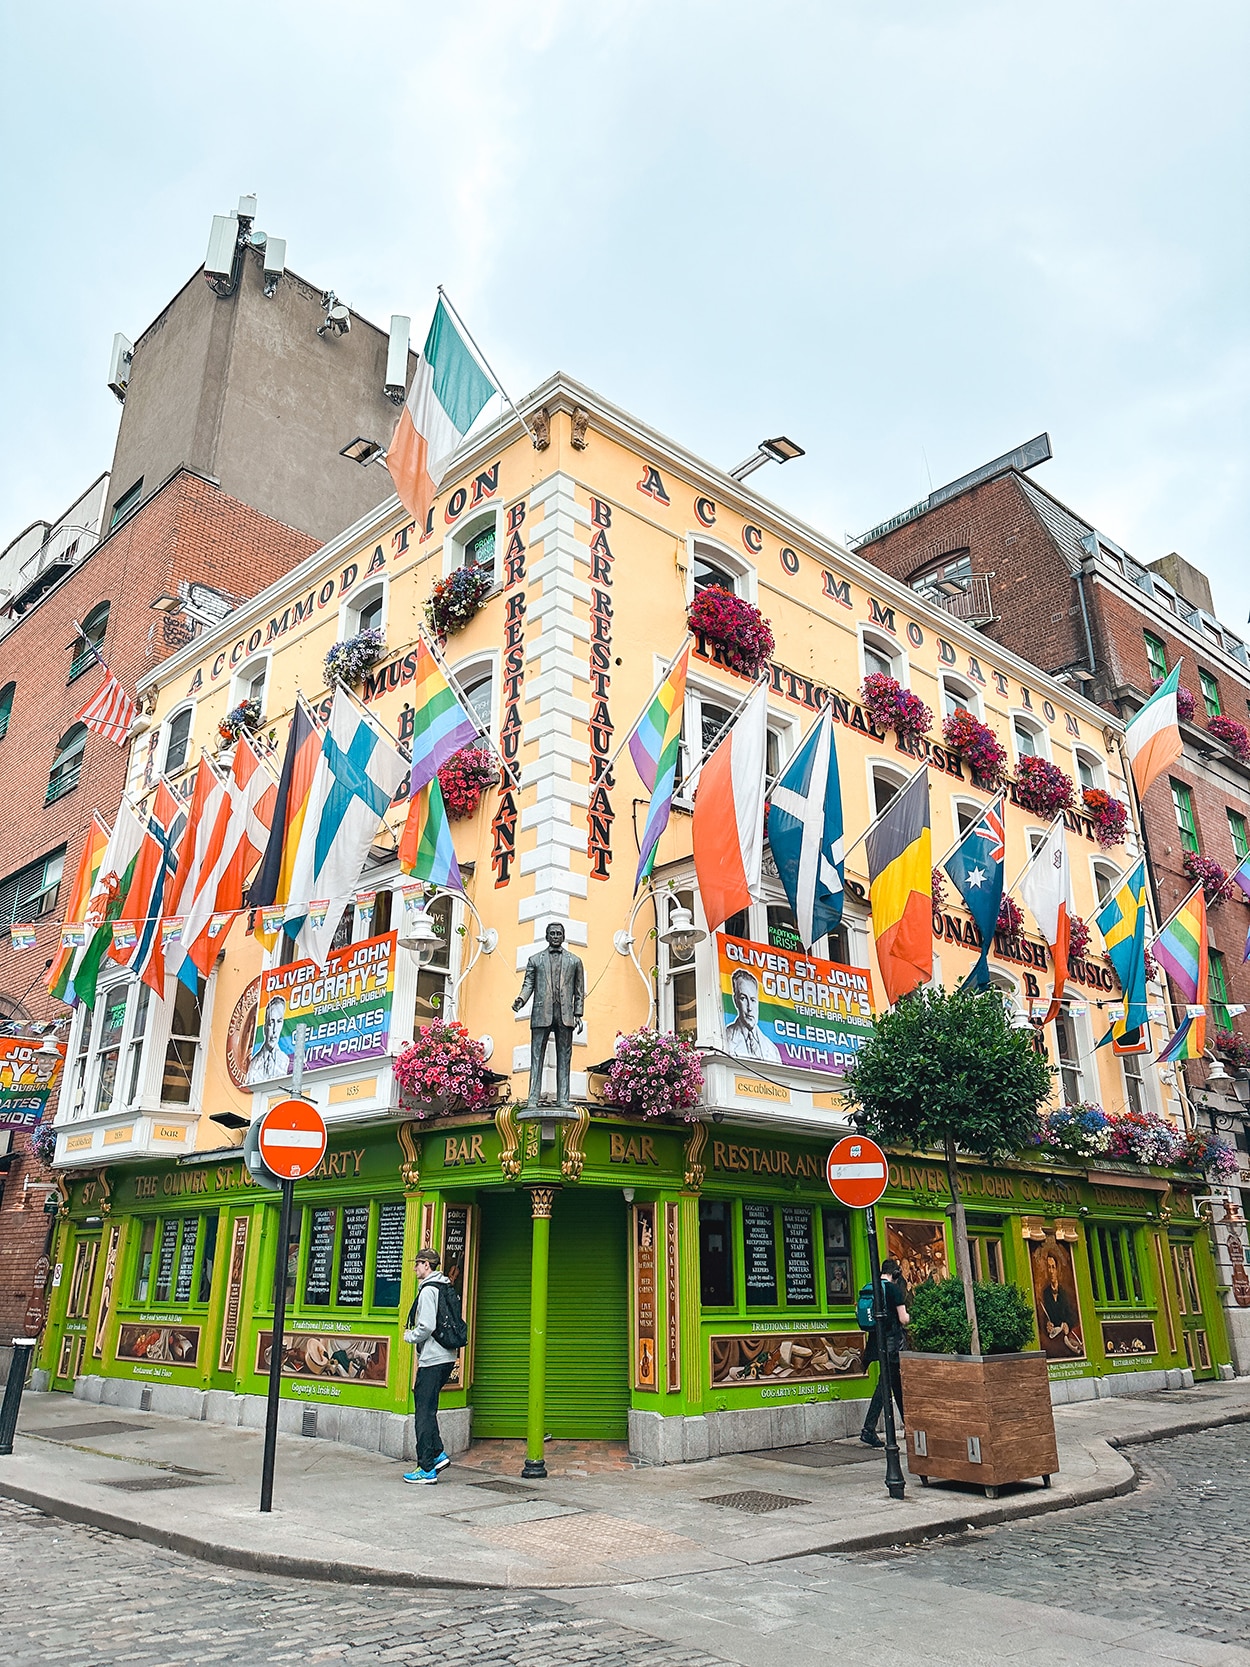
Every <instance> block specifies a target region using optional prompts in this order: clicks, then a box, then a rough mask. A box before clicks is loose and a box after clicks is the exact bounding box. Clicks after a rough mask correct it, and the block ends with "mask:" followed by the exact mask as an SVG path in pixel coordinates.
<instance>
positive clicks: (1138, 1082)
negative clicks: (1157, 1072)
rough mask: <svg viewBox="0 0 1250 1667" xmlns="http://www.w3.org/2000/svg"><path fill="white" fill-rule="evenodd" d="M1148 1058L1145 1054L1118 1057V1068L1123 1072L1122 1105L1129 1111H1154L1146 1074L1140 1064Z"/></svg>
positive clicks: (1128, 1054) (1127, 1054)
mask: <svg viewBox="0 0 1250 1667" xmlns="http://www.w3.org/2000/svg"><path fill="white" fill-rule="evenodd" d="M1149 1058H1150V1055H1149V1054H1147V1053H1126V1054H1121V1055H1120V1068H1121V1069H1122V1070H1123V1072H1124V1104H1125V1106H1126V1107H1127V1108H1128V1110H1129V1111H1141V1112H1146V1111H1153V1110H1154V1109H1155V1108H1154V1105H1153V1104H1152V1098H1151V1093H1150V1085H1149V1078H1148V1074H1147V1072H1146V1070H1145V1068H1144V1066H1143V1063H1142V1062H1143V1060H1149Z"/></svg>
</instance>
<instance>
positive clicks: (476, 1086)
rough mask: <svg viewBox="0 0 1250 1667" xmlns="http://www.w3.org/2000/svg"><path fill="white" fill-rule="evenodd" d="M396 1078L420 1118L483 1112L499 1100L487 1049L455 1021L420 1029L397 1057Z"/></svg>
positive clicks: (405, 1105) (403, 1099) (404, 1103)
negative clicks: (487, 1056) (487, 1065)
mask: <svg viewBox="0 0 1250 1667" xmlns="http://www.w3.org/2000/svg"><path fill="white" fill-rule="evenodd" d="M395 1081H396V1082H397V1083H398V1084H399V1103H400V1106H401V1108H402V1110H403V1111H404V1112H405V1114H406V1115H408V1116H411V1117H415V1118H417V1119H423V1118H426V1117H447V1116H450V1115H451V1114H452V1113H453V1112H460V1111H482V1110H483V1109H484V1108H485V1107H486V1106H488V1105H489V1104H490V1103H491V1101H492V1098H493V1092H492V1078H491V1073H490V1072H489V1071H488V1070H487V1068H486V1053H485V1050H484V1049H483V1047H482V1044H481V1043H480V1042H479V1041H478V1040H477V1039H476V1038H475V1037H473V1036H470V1035H469V1033H468V1031H467V1030H466V1029H465V1028H464V1026H463V1025H462V1024H457V1023H456V1022H455V1021H454V1020H453V1021H452V1022H451V1023H444V1022H443V1021H442V1020H440V1019H434V1020H432V1021H431V1022H430V1023H429V1024H427V1025H422V1026H421V1027H420V1029H419V1030H418V1031H417V1034H416V1036H415V1038H414V1039H413V1040H412V1041H411V1042H409V1043H408V1045H407V1046H406V1047H405V1048H404V1049H403V1050H402V1052H401V1053H400V1054H399V1055H398V1057H397V1058H396V1060H395Z"/></svg>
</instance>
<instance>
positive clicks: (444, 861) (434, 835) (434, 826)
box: [399, 776, 463, 891]
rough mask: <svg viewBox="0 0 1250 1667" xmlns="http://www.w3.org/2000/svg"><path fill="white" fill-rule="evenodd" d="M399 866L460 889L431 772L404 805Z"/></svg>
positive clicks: (440, 794)
mask: <svg viewBox="0 0 1250 1667" xmlns="http://www.w3.org/2000/svg"><path fill="white" fill-rule="evenodd" d="M399 866H400V868H402V869H403V871H404V873H405V874H411V875H412V876H413V877H414V878H415V879H418V880H428V881H429V882H430V883H431V884H432V885H436V886H450V887H451V888H452V889H453V890H455V891H460V890H462V889H463V888H462V884H461V879H460V866H459V864H458V863H457V862H456V848H455V846H454V845H453V844H452V842H451V823H450V822H449V820H448V817H447V806H446V804H445V803H444V802H443V790H442V788H441V787H440V786H439V784H438V777H437V776H433V777H432V778H431V779H430V780H429V781H428V782H427V783H426V784H425V786H424V787H423V788H422V789H421V791H420V792H419V793H417V794H416V795H415V796H414V797H413V800H412V802H411V804H410V805H409V806H408V819H407V821H406V822H405V823H404V831H403V833H402V834H401V835H400V840H399Z"/></svg>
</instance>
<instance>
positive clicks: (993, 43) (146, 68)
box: [0, 0, 1250, 630]
mask: <svg viewBox="0 0 1250 1667" xmlns="http://www.w3.org/2000/svg"><path fill="white" fill-rule="evenodd" d="M5 42H6V52H5V55H4V56H5V67H4V69H3V70H2V71H0V74H2V75H3V77H4V81H3V100H2V107H0V109H2V113H0V133H2V138H3V145H4V151H3V154H4V155H5V157H6V159H7V162H8V166H7V167H6V169H5V175H6V183H5V193H4V196H5V208H6V216H7V223H8V228H9V231H8V236H7V238H6V240H5V242H6V244H7V247H8V248H9V257H8V258H9V279H8V282H7V285H6V304H5V306H4V307H3V308H2V309H0V335H2V340H0V351H2V355H3V357H2V360H0V362H2V363H3V364H4V367H5V373H6V374H5V377H4V386H5V390H6V396H7V397H6V398H5V399H4V401H3V413H2V416H0V421H2V422H3V425H4V435H3V444H2V445H0V504H2V506H3V515H2V516H0V547H3V545H4V544H7V543H8V542H9V540H10V539H11V538H12V537H14V536H15V535H16V534H17V533H18V532H19V531H20V530H21V529H22V528H23V527H25V526H26V525H27V524H28V523H29V522H30V521H32V520H34V519H36V518H38V517H42V516H50V517H54V516H56V515H57V514H59V513H60V512H61V511H62V510H63V508H64V507H65V506H66V505H67V504H68V503H69V502H70V501H71V500H72V499H73V498H74V497H75V495H76V494H77V492H78V491H79V490H80V489H81V488H82V487H84V486H85V485H86V484H87V483H88V482H89V481H90V480H92V479H94V477H95V476H96V475H97V474H98V473H99V472H100V471H101V470H102V469H104V468H106V467H107V466H108V463H109V460H110V458H111V453H112V446H113V440H114V437H115V433H116V425H117V416H118V407H117V404H116V401H115V400H114V397H113V395H112V394H111V393H110V392H109V391H108V388H107V386H106V375H107V369H108V356H109V349H110V345H111V342H112V338H113V332H114V331H115V330H122V331H124V332H125V333H126V334H127V335H128V336H130V337H132V338H134V337H136V336H137V335H138V334H139V333H140V331H141V330H142V329H143V328H144V326H145V325H147V324H148V323H149V322H150V321H151V319H152V318H153V317H154V316H155V315H156V314H157V313H158V312H159V311H160V310H161V308H162V307H163V306H164V304H165V303H166V302H167V301H168V300H169V298H170V297H171V296H172V295H173V294H174V293H175V292H176V291H177V290H178V288H180V287H181V285H182V284H183V283H184V282H185V281H186V279H187V278H188V277H189V276H190V275H191V274H192V273H193V272H194V271H195V270H196V268H197V266H198V265H199V263H200V262H201V261H202V260H203V258H204V252H205V249H206V246H207V240H208V231H209V224H210V219H211V216H212V215H213V214H214V213H225V212H229V211H230V210H231V209H233V208H234V207H235V205H236V202H237V199H238V197H239V196H240V194H241V193H244V192H255V193H256V194H257V196H258V198H259V212H258V216H257V224H258V226H260V227H262V228H263V229H264V230H266V231H267V232H269V233H271V234H273V235H277V236H284V237H285V238H286V239H287V260H288V265H289V266H290V268H291V269H293V270H294V271H296V272H298V273H299V274H300V275H301V276H303V277H305V278H308V279H310V280H311V281H313V282H314V283H317V284H321V285H324V286H326V287H332V288H333V289H334V290H335V291H336V292H337V293H338V295H339V297H340V299H342V300H344V301H346V302H347V303H348V304H349V305H350V306H352V307H353V308H355V309H356V310H357V311H359V312H361V313H363V314H365V315H366V316H367V317H370V318H372V319H374V320H376V321H378V322H380V323H381V324H383V325H385V324H386V323H387V321H388V319H389V315H390V314H391V313H392V312H400V313H408V314H410V315H411V316H412V318H413V321H414V322H413V332H414V336H416V337H417V339H418V340H419V339H420V337H421V336H422V335H423V333H424V327H425V321H426V320H427V319H428V317H429V314H430V312H431V311H432V308H433V304H434V300H435V291H436V286H437V285H438V284H439V283H443V284H445V285H446V286H447V290H448V292H449V294H450V295H451V296H452V297H453V299H454V300H455V302H456V304H457V306H458V308H459V310H460V311H461V313H463V314H464V315H465V317H466V318H467V320H468V322H469V324H470V327H471V328H472V330H473V332H474V334H475V336H476V337H477V339H478V341H479V342H480V343H481V345H482V347H483V349H484V350H485V352H486V353H487V355H488V357H489V358H490V360H491V362H492V363H493V364H494V366H495V368H496V370H497V371H498V373H499V375H500V377H501V378H502V380H503V381H504V382H505V384H506V385H507V386H508V388H509V391H510V392H512V393H513V394H514V395H520V394H521V393H522V392H523V391H525V390H527V389H529V388H531V387H533V386H536V385H537V384H538V383H539V382H540V381H542V380H543V378H544V377H546V376H547V375H548V374H549V373H551V372H552V371H554V370H556V369H560V370H564V371H566V372H568V373H569V374H571V375H573V376H575V377H577V378H578V379H580V380H581V381H583V382H586V383H588V384H589V385H590V386H591V387H593V388H595V389H596V390H597V391H598V392H599V393H601V394H602V395H604V396H605V397H606V398H608V399H610V400H612V401H614V402H615V403H616V404H618V405H621V406H623V407H625V408H626V409H627V410H629V411H631V412H632V413H633V414H634V415H636V416H637V417H639V418H641V419H642V420H644V421H645V422H647V423H649V424H650V425H651V426H653V427H654V428H657V429H659V430H660V431H661V432H664V433H666V434H668V435H670V436H671V437H673V438H674V439H676V440H678V441H679V442H681V443H682V444H684V445H686V446H688V447H690V448H691V449H692V450H693V451H695V452H696V453H699V454H700V455H702V456H704V457H706V458H707V459H709V460H710V461H712V462H714V463H717V464H720V465H722V466H725V467H729V466H732V465H733V464H735V463H737V462H738V461H740V460H741V459H742V458H744V457H746V456H747V455H748V453H750V452H751V451H752V450H753V449H754V447H755V444H756V442H757V441H758V440H760V439H761V438H763V437H765V436H769V435H773V434H782V433H784V434H787V435H790V436H792V437H793V438H794V439H795V440H796V441H797V442H798V443H799V444H800V445H802V446H803V447H805V448H806V456H805V457H803V458H801V459H798V460H797V461H795V462H792V463H790V464H787V465H785V467H784V472H783V473H779V472H778V469H777V467H776V466H775V465H770V466H769V468H768V470H767V471H766V472H761V473H760V474H758V475H756V476H755V478H754V479H753V481H752V486H754V487H757V488H758V489H759V490H760V491H761V492H763V493H764V494H765V495H766V496H768V497H770V498H772V499H773V500H774V501H776V502H777V503H779V504H781V505H783V506H784V507H785V508H786V509H787V510H789V511H791V512H793V513H795V514H797V515H799V516H801V517H803V518H804V519H806V520H808V521H809V522H811V523H813V524H814V525H816V526H817V527H819V528H820V529H821V530H822V531H824V532H826V533H828V534H830V535H832V536H834V537H836V538H842V537H844V536H846V535H848V534H854V533H857V532H861V531H863V530H865V529H866V528H868V527H870V526H872V525H874V524H875V523H876V522H878V521H880V520H883V519H884V518H886V517H887V516H890V515H892V514H895V513H897V512H898V511H900V510H902V509H904V508H906V507H907V506H908V505H910V504H912V503H914V502H915V501H916V500H917V499H919V498H921V497H923V496H924V495H925V494H927V492H928V491H929V490H930V487H931V486H939V485H941V484H942V483H943V482H945V481H948V480H952V479H954V478H955V477H957V476H959V475H961V474H964V473H966V472H967V471H968V470H970V469H973V468H975V467H976V466H977V465H979V464H981V463H983V462H986V461H988V460H989V459H990V458H993V457H996V456H998V455H999V454H1001V453H1003V452H1006V451H1009V450H1011V449H1012V448H1013V447H1015V446H1017V445H1019V444H1020V443H1021V442H1022V441H1024V440H1026V439H1029V438H1031V437H1032V436H1033V435H1035V434H1037V433H1039V432H1040V431H1042V430H1043V429H1044V430H1047V431H1048V432H1049V434H1050V437H1051V443H1052V446H1053V449H1054V454H1055V455H1054V460H1053V461H1052V462H1050V463H1047V464H1044V465H1043V466H1042V467H1041V468H1040V469H1038V470H1037V471H1036V473H1035V475H1034V479H1036V480H1037V481H1038V483H1039V484H1040V485H1042V486H1044V487H1046V488H1047V489H1048V490H1049V491H1051V492H1053V493H1054V494H1055V495H1056V496H1058V497H1059V498H1061V499H1063V500H1064V501H1065V502H1067V503H1068V504H1070V505H1071V507H1073V508H1074V509H1076V510H1077V511H1078V513H1080V514H1081V515H1083V516H1084V517H1085V518H1086V519H1087V520H1090V521H1092V522H1093V523H1094V524H1095V525H1096V526H1098V528H1099V529H1100V530H1101V531H1102V532H1104V533H1106V534H1107V535H1109V536H1110V537H1111V538H1113V539H1114V540H1115V541H1116V542H1117V543H1119V544H1120V545H1122V546H1123V547H1124V548H1126V549H1127V550H1129V551H1130V552H1131V553H1132V554H1133V555H1134V556H1136V557H1137V558H1138V559H1139V560H1141V561H1153V560H1154V559H1156V558H1157V557H1159V556H1162V555H1165V554H1167V553H1168V552H1169V551H1171V550H1178V551H1180V553H1181V554H1182V555H1184V556H1185V557H1186V558H1187V559H1188V560H1190V561H1191V562H1193V563H1194V564H1195V565H1196V566H1198V567H1200V568H1203V569H1205V570H1206V571H1207V572H1208V574H1209V575H1210V577H1211V580H1212V585H1213V589H1214V593H1215V604H1216V611H1217V613H1219V614H1220V616H1221V617H1222V618H1223V619H1224V620H1225V621H1226V622H1227V623H1228V624H1229V625H1230V626H1232V628H1233V629H1234V630H1238V629H1240V628H1241V627H1242V626H1243V625H1244V623H1245V620H1246V614H1247V608H1248V606H1250V585H1248V584H1247V564H1246V560H1245V554H1244V536H1245V535H1244V529H1245V527H1246V525H1247V523H1248V521H1250V515H1248V513H1247V512H1248V510H1250V504H1248V503H1247V497H1248V496H1250V479H1248V473H1247V463H1246V455H1247V445H1246V442H1247V421H1246V405H1247V387H1248V386H1250V375H1248V372H1250V330H1248V328H1247V323H1248V321H1247V312H1246V296H1247V282H1246V280H1247V258H1246V257H1247V215H1246V160H1247V128H1248V125H1250V123H1248V121H1247V112H1248V104H1250V95H1248V94H1247V90H1246V77H1245V73H1244V70H1245V64H1246V62H1247V48H1248V46H1250V8H1248V7H1247V6H1246V5H1245V4H1244V0H1193V3H1191V4H1190V5H1187V6H1183V7H1181V6H1177V5H1176V4H1175V3H1174V0H1168V3H1167V4H1163V3H1160V0H1133V3H1131V4H1129V3H1123V4H1121V3H1115V0H1081V3H1078V4H1072V3H1067V0H1052V3H1051V4H1050V5H1048V6H1047V7H1044V8H1041V7H1025V6H1020V5H1017V4H1014V3H1011V0H993V3H974V0H937V3H936V4H935V3H934V0H925V3H914V0H887V3H885V4H882V3H881V0H876V3H871V0H863V3H859V0H854V3H848V0H824V3H823V4H801V3H788V0H773V3H772V4H771V5H769V6H761V5H759V4H758V3H750V4H748V3H745V0H597V3H596V4H594V5H589V6H588V5H586V4H585V3H584V0H581V3H574V0H458V3H457V4H456V5H454V6H438V7H436V6H433V5H430V4H427V3H426V0H408V3H386V0H350V3H348V0H340V3H339V4H337V5H335V4H327V3H325V0H300V3H299V4H291V3H286V0H264V3H260V4H257V3H256V0H252V4H249V5H243V4H238V3H236V0H217V3H216V4H215V5H213V6H211V7H195V8H191V7H170V6H169V5H168V3H167V0H164V3H161V4H147V3H139V0H113V3H112V4H110V5H109V6H107V7H105V6H100V5H97V4H87V3H85V0H69V4H68V5H63V6H60V7H56V8H52V7H42V8H35V7H30V6H20V5H18V4H16V3H15V0H8V3H7V5H6V6H5ZM23 249H24V250H25V255H24V256H21V255H20V253H19V252H20V251H21V250H23ZM19 267H20V268H21V270H20V271H19V270H18V268H19Z"/></svg>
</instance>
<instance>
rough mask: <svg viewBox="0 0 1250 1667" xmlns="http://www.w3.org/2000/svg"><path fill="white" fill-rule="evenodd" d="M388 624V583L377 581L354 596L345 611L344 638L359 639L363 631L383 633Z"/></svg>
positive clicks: (381, 580) (382, 580)
mask: <svg viewBox="0 0 1250 1667" xmlns="http://www.w3.org/2000/svg"><path fill="white" fill-rule="evenodd" d="M385 623H386V581H385V579H376V580H374V582H373V583H372V584H369V585H365V586H364V587H363V588H362V589H361V591H360V593H359V595H356V596H352V597H351V599H350V600H349V601H348V603H347V605H346V606H345V608H344V609H343V637H344V639H346V638H348V637H358V636H359V635H360V633H361V632H362V631H381V630H383V629H384V627H385Z"/></svg>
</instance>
